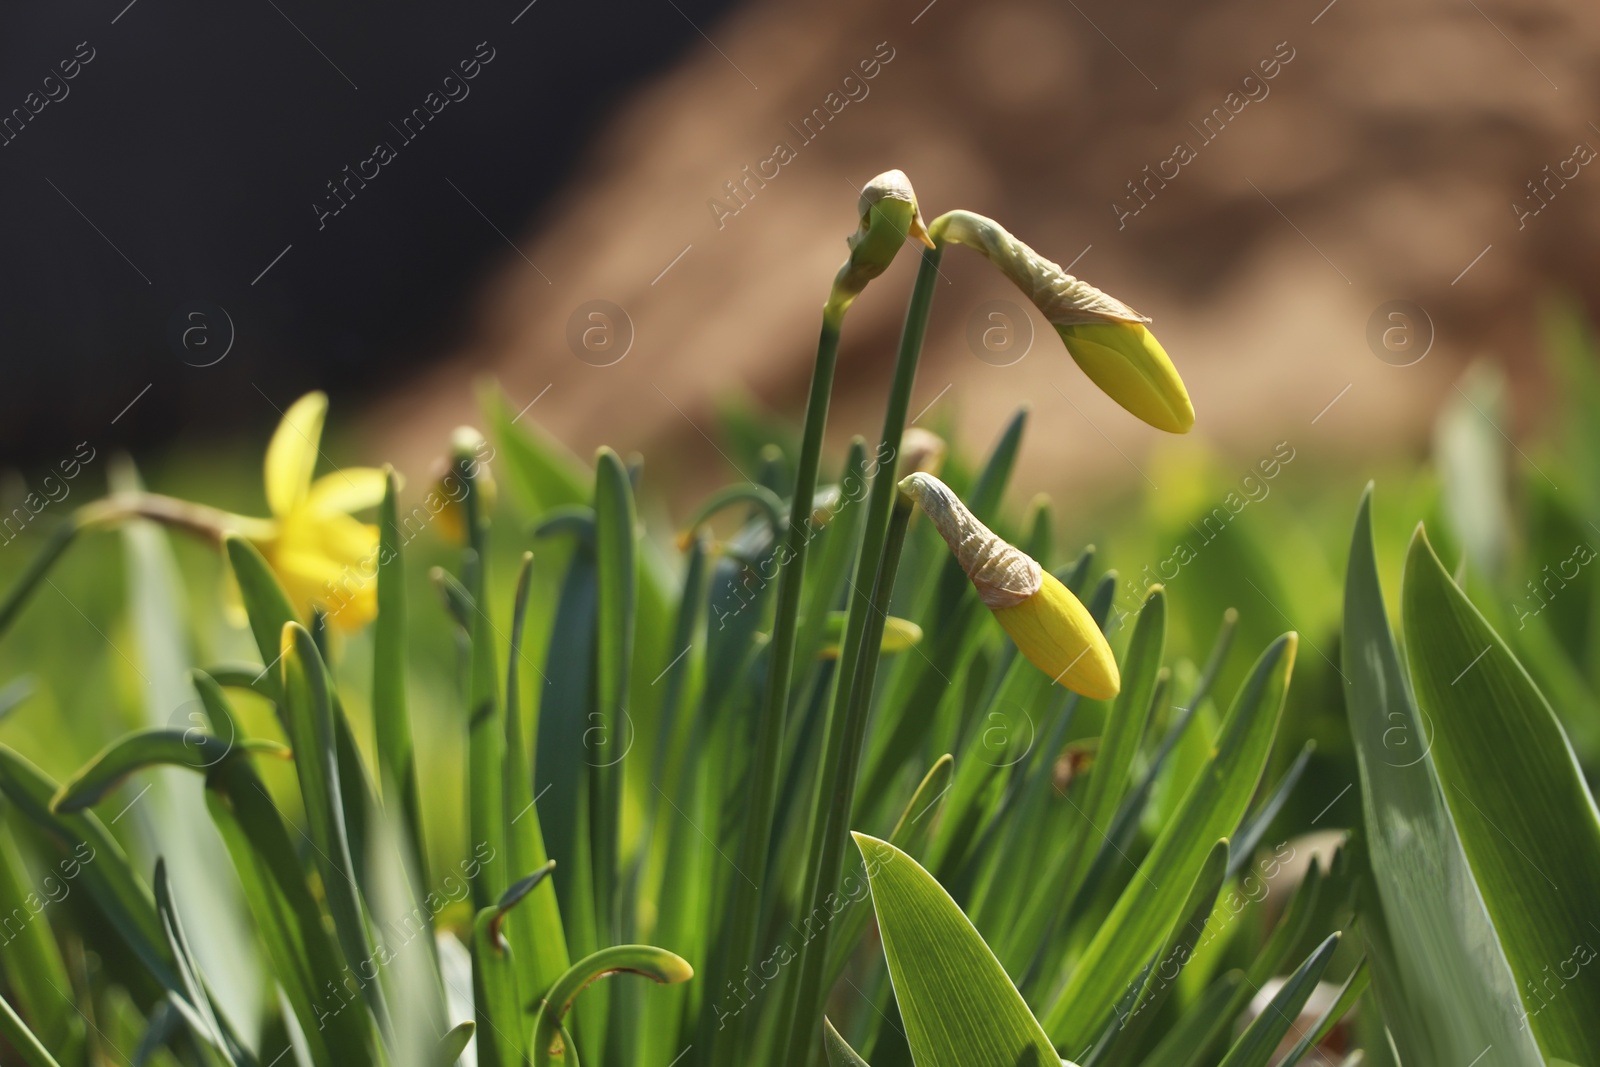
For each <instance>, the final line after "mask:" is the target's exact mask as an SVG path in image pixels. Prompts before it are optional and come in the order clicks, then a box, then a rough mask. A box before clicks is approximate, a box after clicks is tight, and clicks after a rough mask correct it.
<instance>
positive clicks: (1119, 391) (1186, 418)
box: [1056, 322, 1194, 433]
mask: <svg viewBox="0 0 1600 1067" xmlns="http://www.w3.org/2000/svg"><path fill="white" fill-rule="evenodd" d="M1056 332H1057V333H1059V334H1060V335H1061V340H1062V342H1063V343H1065V344H1066V346H1067V351H1068V352H1069V353H1071V355H1072V358H1073V360H1074V361H1075V362H1076V363H1077V364H1078V366H1080V367H1082V368H1083V373H1085V374H1087V375H1088V376H1089V380H1090V381H1092V382H1094V384H1096V385H1098V386H1099V387H1100V388H1101V390H1102V391H1103V392H1104V393H1105V394H1106V395H1107V396H1109V397H1110V398H1111V399H1112V400H1115V401H1116V402H1117V403H1119V404H1121V405H1122V406H1123V407H1124V408H1126V409H1127V410H1128V411H1129V412H1131V413H1132V414H1134V415H1137V416H1138V417H1139V418H1141V419H1143V420H1144V421H1145V422H1148V423H1149V424H1150V425H1151V426H1154V427H1155V428H1156V429H1158V430H1166V431H1167V432H1168V433H1188V432H1189V431H1190V430H1191V429H1192V428H1193V427H1194V405H1193V404H1192V403H1190V401H1189V391H1188V390H1187V389H1185V388H1184V387H1183V379H1182V378H1180V377H1178V371H1177V368H1176V367H1174V366H1173V365H1172V360H1171V359H1169V358H1167V351H1166V349H1164V348H1162V347H1161V342H1160V341H1157V340H1156V337H1155V334H1153V333H1151V332H1150V331H1149V329H1147V328H1146V327H1145V325H1144V323H1142V322H1094V323H1080V324H1077V325H1071V326H1057V327H1056Z"/></svg>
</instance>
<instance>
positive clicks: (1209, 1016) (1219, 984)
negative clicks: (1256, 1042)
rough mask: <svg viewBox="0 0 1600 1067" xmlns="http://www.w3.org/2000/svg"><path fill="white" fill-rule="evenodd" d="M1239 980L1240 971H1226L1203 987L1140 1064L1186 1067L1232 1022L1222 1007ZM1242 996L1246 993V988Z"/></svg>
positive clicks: (1242, 978) (1241, 973) (1234, 992)
mask: <svg viewBox="0 0 1600 1067" xmlns="http://www.w3.org/2000/svg"><path fill="white" fill-rule="evenodd" d="M1243 981H1244V974H1243V972H1241V971H1229V972H1227V973H1226V974H1224V975H1223V976H1222V977H1220V978H1218V979H1217V980H1216V981H1215V982H1212V983H1211V984H1210V985H1209V986H1207V987H1206V991H1205V992H1204V993H1202V994H1200V997H1199V999H1198V1000H1196V1001H1195V1002H1194V1003H1193V1004H1191V1005H1190V1006H1189V1010H1188V1011H1186V1012H1184V1013H1183V1016H1182V1017H1181V1018H1179V1020H1178V1022H1177V1023H1176V1024H1175V1025H1174V1026H1173V1027H1172V1029H1170V1030H1168V1031H1167V1032H1166V1034H1165V1036H1163V1037H1162V1038H1161V1041H1160V1043H1159V1044H1157V1045H1156V1047H1155V1048H1154V1049H1153V1050H1152V1051H1151V1053H1150V1055H1148V1056H1146V1057H1145V1058H1144V1060H1143V1062H1142V1064H1141V1067H1187V1065H1188V1064H1190V1063H1193V1062H1195V1060H1197V1059H1198V1058H1199V1057H1200V1055H1201V1054H1203V1053H1204V1052H1205V1050H1206V1049H1208V1048H1210V1047H1211V1045H1212V1043H1213V1042H1215V1041H1216V1039H1217V1035H1218V1034H1220V1033H1222V1031H1223V1029H1224V1028H1225V1027H1226V1026H1227V1025H1228V1023H1230V1022H1231V1021H1232V1017H1231V1016H1230V1015H1228V1014H1227V1013H1226V1012H1225V1011H1224V1010H1223V1007H1224V1005H1226V1004H1228V1003H1229V1002H1230V1001H1232V1000H1233V999H1234V997H1235V995H1236V993H1237V991H1238V990H1239V989H1241V988H1242V983H1243ZM1245 995H1246V996H1248V995H1249V991H1248V990H1246V991H1245Z"/></svg>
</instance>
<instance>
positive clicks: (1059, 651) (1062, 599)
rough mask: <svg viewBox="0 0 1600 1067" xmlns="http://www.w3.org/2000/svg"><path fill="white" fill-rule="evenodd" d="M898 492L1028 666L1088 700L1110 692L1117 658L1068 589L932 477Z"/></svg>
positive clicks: (915, 477) (1116, 679) (1117, 683)
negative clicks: (941, 542)
mask: <svg viewBox="0 0 1600 1067" xmlns="http://www.w3.org/2000/svg"><path fill="white" fill-rule="evenodd" d="M900 493H901V495H902V496H904V497H906V498H908V499H910V500H911V501H912V502H913V503H915V504H916V505H917V506H918V507H920V508H921V509H922V512H923V514H924V515H926V516H928V521H930V522H932V523H933V526H934V529H936V530H938V531H939V536H941V537H943V538H944V540H945V543H946V544H948V545H949V546H950V551H951V552H953V553H955V557H956V562H958V563H960V564H961V569H962V570H964V571H966V572H967V577H968V578H970V579H971V580H972V584H973V587H974V588H976V589H977V591H978V597H979V599H981V600H982V601H983V603H984V606H985V607H987V608H988V609H989V610H990V611H991V612H992V613H993V614H994V617H995V621H997V622H998V623H999V624H1000V626H1001V628H1002V629H1004V630H1005V632H1006V633H1008V634H1010V635H1011V640H1013V641H1015V642H1016V645H1017V650H1018V651H1019V652H1021V653H1022V654H1023V655H1024V656H1026V657H1028V660H1029V662H1031V663H1032V664H1033V665H1034V666H1035V667H1038V668H1039V669H1040V670H1041V671H1044V673H1046V674H1048V675H1049V676H1050V679H1051V680H1052V681H1055V682H1060V683H1061V684H1062V685H1064V686H1066V687H1067V688H1068V689H1070V690H1072V691H1073V692H1074V693H1081V694H1082V695H1084V696H1086V697H1088V698H1090V699H1091V700H1109V699H1111V698H1112V697H1114V696H1116V695H1117V693H1118V691H1120V690H1121V688H1122V676H1121V674H1120V673H1119V672H1118V670H1117V661H1116V657H1114V656H1113V655H1112V654H1111V646H1110V645H1108V644H1107V643H1106V638H1105V635H1104V634H1102V633H1101V632H1100V627H1099V626H1097V625H1096V624H1095V621H1094V617H1093V616H1091V615H1090V614H1089V610H1088V609H1087V608H1085V607H1084V606H1083V604H1082V602H1080V601H1079V600H1078V598H1077V597H1076V596H1074V595H1073V593H1072V590H1070V589H1068V588H1067V587H1066V586H1065V585H1062V584H1061V582H1060V580H1059V579H1057V578H1056V576H1055V575H1053V574H1051V573H1050V572H1049V571H1047V570H1045V569H1044V568H1043V567H1041V566H1039V563H1038V561H1037V560H1035V559H1034V558H1033V557H1032V556H1030V555H1028V554H1027V553H1026V552H1024V551H1022V550H1021V549H1020V548H1017V547H1016V546H1015V545H1012V544H1010V543H1009V542H1007V541H1005V540H1003V539H1002V538H1000V537H998V536H996V535H995V533H994V532H993V531H991V530H990V529H989V528H988V527H987V526H985V525H984V524H983V523H981V522H979V521H978V518H977V516H975V515H973V514H972V512H971V511H969V510H967V506H966V505H965V504H963V503H962V502H961V500H960V498H959V497H957V496H956V495H955V493H953V492H951V491H950V487H949V486H947V485H945V484H944V483H943V482H941V481H940V480H939V479H937V478H935V477H934V476H933V475H931V474H922V473H918V474H912V475H908V476H907V477H905V478H902V479H901V480H900Z"/></svg>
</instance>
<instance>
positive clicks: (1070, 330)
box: [928, 211, 1194, 433]
mask: <svg viewBox="0 0 1600 1067" xmlns="http://www.w3.org/2000/svg"><path fill="white" fill-rule="evenodd" d="M928 231H929V234H930V235H931V236H932V239H933V240H934V241H935V242H937V243H938V244H940V245H943V244H945V243H950V244H959V245H966V246H967V247H968V248H971V249H973V250H974V251H976V252H978V253H979V254H980V255H982V256H983V257H984V258H985V259H987V260H988V261H989V262H990V263H992V264H994V266H995V267H996V268H997V269H998V270H999V271H1000V273H1002V274H1004V275H1005V276H1006V277H1007V278H1009V279H1010V280H1011V282H1012V284H1013V285H1015V286H1016V287H1017V288H1018V289H1021V290H1022V291H1023V292H1024V293H1025V294H1027V296H1028V299H1029V300H1031V301H1033V304H1034V306H1035V307H1037V308H1038V309H1039V312H1040V314H1042V315H1043V316H1044V317H1045V319H1046V321H1048V322H1049V323H1050V325H1051V326H1054V327H1055V330H1056V333H1057V334H1059V335H1060V337H1061V341H1062V343H1063V344H1064V345H1066V346H1067V352H1068V354H1069V355H1071V356H1072V358H1073V360H1074V362H1076V363H1077V364H1078V366H1079V367H1081V368H1082V369H1083V372H1084V373H1085V374H1087V375H1088V376H1089V379H1090V381H1092V382H1094V383H1095V385H1097V386H1099V387H1100V389H1101V390H1102V391H1103V392H1104V393H1105V394H1106V395H1107V396H1109V397H1110V398H1111V399H1112V400H1115V401H1116V402H1117V403H1118V404H1121V405H1122V406H1123V407H1124V408H1125V409H1127V410H1128V411H1129V412H1130V413H1132V414H1134V415H1136V416H1138V417H1139V418H1141V419H1143V420H1144V421H1145V422H1147V423H1149V424H1150V425H1151V426H1154V427H1156V428H1157V429H1160V430H1166V431H1167V432H1168V433H1188V432H1189V430H1190V429H1192V428H1193V427H1194V405H1193V404H1192V403H1191V402H1190V400H1189V392H1188V390H1187V389H1185V388H1184V385H1183V379H1182V378H1180V377H1179V376H1178V371H1177V368H1175V367H1174V366H1173V365H1172V360H1171V359H1170V358H1169V357H1168V356H1167V352H1166V349H1164V348H1162V347H1161V342H1159V341H1157V340H1156V338H1155V335H1154V334H1153V333H1151V332H1150V329H1149V327H1148V325H1147V323H1149V322H1150V318H1149V316H1146V315H1141V314H1139V312H1137V311H1135V310H1133V308H1131V307H1129V306H1128V305H1127V304H1124V303H1123V302H1122V301H1121V300H1118V299H1117V298H1116V297H1114V296H1112V295H1111V294H1109V293H1105V292H1102V291H1101V290H1099V289H1096V288H1095V287H1094V286H1092V285H1090V284H1089V283H1088V282H1086V281H1083V280H1082V279H1080V278H1075V277H1073V276H1072V275H1070V274H1068V273H1067V272H1066V271H1065V270H1064V269H1062V267H1061V265H1060V264H1058V263H1055V262H1054V261H1052V260H1049V259H1046V258H1045V257H1044V256H1041V255H1040V254H1039V253H1037V252H1035V251H1034V250H1033V249H1032V248H1030V247H1028V246H1027V245H1026V244H1024V243H1023V242H1021V241H1019V240H1017V239H1016V238H1015V237H1013V236H1012V235H1011V233H1010V232H1009V231H1007V230H1006V228H1005V227H1004V226H1001V225H1000V224H999V223H998V222H995V221H994V220H993V219H990V218H985V217H984V216H982V215H978V214H975V213H973V212H971V211H951V212H947V213H946V214H944V215H940V216H939V217H938V218H936V219H934V220H933V223H932V225H930V226H929V227H928Z"/></svg>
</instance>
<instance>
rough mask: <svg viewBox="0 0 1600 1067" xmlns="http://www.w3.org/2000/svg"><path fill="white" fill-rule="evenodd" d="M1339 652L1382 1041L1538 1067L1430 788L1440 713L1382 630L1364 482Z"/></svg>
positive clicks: (1456, 1058)
mask: <svg viewBox="0 0 1600 1067" xmlns="http://www.w3.org/2000/svg"><path fill="white" fill-rule="evenodd" d="M1480 647H1482V646H1480ZM1341 652H1342V655H1341V658H1342V660H1343V666H1344V670H1343V673H1344V676H1345V678H1346V680H1347V682H1348V688H1347V689H1346V691H1345V705H1346V710H1347V712H1348V714H1349V719H1350V735H1351V738H1352V740H1353V741H1354V743H1355V751H1356V761H1357V765H1358V767H1359V769H1360V774H1361V800H1362V809H1363V811H1364V813H1365V825H1366V830H1367V833H1366V842H1365V844H1366V850H1367V854H1368V856H1369V858H1370V864H1369V865H1368V866H1369V868H1370V872H1371V873H1370V879H1371V883H1372V885H1371V889H1370V891H1369V894H1368V896H1369V897H1372V899H1370V900H1367V901H1364V906H1363V909H1362V910H1363V911H1364V912H1366V913H1368V914H1366V915H1364V916H1363V920H1362V923H1361V933H1362V937H1363V939H1364V940H1365V942H1366V945H1367V952H1368V955H1369V957H1370V958H1371V960H1372V963H1373V968H1372V969H1373V984H1374V987H1375V990H1376V994H1377V996H1376V999H1377V1002H1378V1005H1379V1006H1380V1008H1381V1009H1382V1012H1383V1016H1384V1020H1385V1021H1386V1022H1387V1024H1388V1027H1389V1030H1390V1033H1391V1034H1392V1035H1393V1038H1394V1043H1395V1047H1396V1048H1397V1049H1398V1050H1399V1053H1400V1056H1401V1057H1402V1058H1403V1059H1404V1060H1406V1061H1407V1062H1417V1063H1466V1062H1469V1061H1471V1059H1472V1058H1473V1057H1474V1056H1477V1055H1478V1054H1480V1053H1481V1052H1482V1051H1483V1050H1484V1049H1485V1048H1488V1047H1489V1046H1491V1045H1493V1046H1494V1047H1495V1048H1496V1049H1498V1050H1499V1051H1498V1053H1497V1055H1500V1056H1503V1057H1505V1062H1506V1063H1508V1064H1527V1065H1533V1064H1537V1063H1539V1062H1540V1059H1539V1053H1538V1049H1537V1048H1536V1047H1535V1045H1534V1041H1533V1036H1532V1034H1531V1033H1530V1032H1529V1031H1528V1029H1527V1027H1526V1026H1524V1025H1522V1024H1521V1022H1520V1016H1519V1012H1518V1005H1519V1004H1520V998H1519V997H1518V995H1517V982H1516V979H1515V978H1513V977H1512V972H1511V967H1510V964H1508V963H1507V962H1506V955H1505V951H1504V950H1503V949H1502V948H1501V945H1500V940H1499V937H1498V936H1497V935H1496V933H1495V929H1494V926H1493V924H1492V923H1491V922H1490V919H1489V913H1488V912H1487V911H1486V910H1485V907H1484V899H1483V895H1482V893H1481V891H1480V889H1479V886H1478V884H1477V882H1476V881H1475V880H1474V879H1473V875H1472V870H1471V868H1470V867H1469V865H1468V862H1467V856H1466V853H1465V852H1463V851H1462V847H1461V841H1460V838H1459V837H1458V836H1457V833H1456V825H1455V823H1454V822H1453V821H1452V819H1451V814H1450V810H1449V808H1447V807H1446V805H1445V797H1444V796H1443V794H1442V793H1441V792H1440V789H1439V784H1438V780H1437V776H1436V774H1435V771H1434V755H1433V753H1432V752H1430V751H1429V746H1430V739H1431V738H1433V737H1434V736H1435V735H1436V734H1437V732H1438V729H1439V722H1438V720H1437V719H1433V720H1432V721H1429V720H1425V719H1424V718H1423V716H1422V714H1421V713H1420V712H1419V711H1418V709H1417V705H1416V701H1415V700H1414V699H1413V697H1412V693H1411V683H1410V679H1409V678H1408V677H1407V675H1406V673H1405V669H1404V667H1403V666H1402V664H1401V660H1400V653H1399V651H1398V649H1397V648H1396V647H1395V640H1394V635H1393V633H1392V632H1391V631H1390V628H1389V618H1388V614H1387V612H1386V611H1385V610H1384V603H1383V590H1382V589H1381V587H1380V586H1379V583H1378V569H1377V560H1376V556H1375V554H1374V551H1373V539H1372V487H1371V486H1370V485H1368V487H1367V490H1366V491H1365V492H1364V493H1363V494H1362V497H1361V507H1360V510H1359V512H1358V513H1357V516H1356V523H1355V531H1354V534H1353V536H1352V537H1351V541H1350V562H1349V569H1348V573H1347V574H1346V576H1345V593H1344V638H1343V641H1342V643H1341ZM1490 655H1491V656H1492V655H1493V653H1491V654H1490ZM1478 666H1480V667H1481V666H1483V664H1482V663H1479V664H1478ZM1457 669H1458V671H1459V668H1457ZM1468 677H1469V678H1470V675H1469V676H1468ZM1466 680H1467V679H1463V682H1466ZM1441 894H1442V895H1443V897H1442V898H1441ZM1441 899H1447V900H1450V901H1451V902H1452V903H1451V906H1449V907H1441V906H1440V903H1439V902H1440V900H1441ZM1374 912H1376V914H1372V913H1374Z"/></svg>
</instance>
